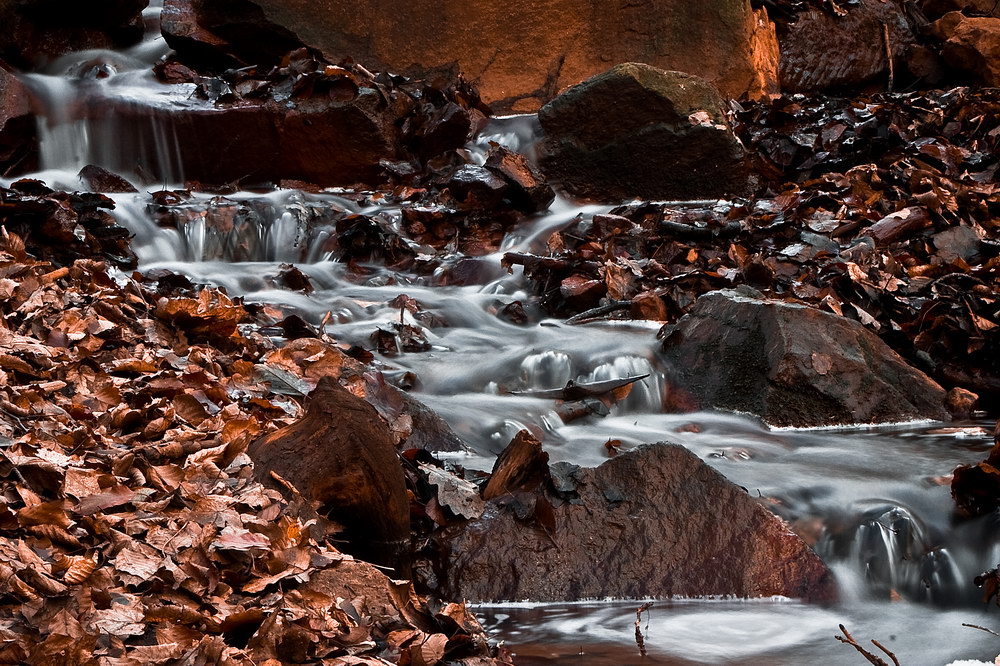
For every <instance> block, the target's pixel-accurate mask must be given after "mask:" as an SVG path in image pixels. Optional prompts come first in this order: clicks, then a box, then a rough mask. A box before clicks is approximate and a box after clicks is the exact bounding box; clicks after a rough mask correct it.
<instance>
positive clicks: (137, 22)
mask: <svg viewBox="0 0 1000 666" xmlns="http://www.w3.org/2000/svg"><path fill="white" fill-rule="evenodd" d="M147 4H149V0H0V22H2V25H3V26H4V28H3V31H2V33H0V57H2V58H3V59H4V60H7V61H8V62H10V63H12V64H14V65H17V66H18V67H31V66H32V65H34V64H36V63H37V62H38V61H40V60H48V59H52V58H56V57H58V56H61V55H65V54H67V53H70V52H72V51H80V50H84V49H107V48H117V47H121V46H128V45H130V44H134V43H136V42H138V41H139V40H140V39H141V38H142V33H143V23H142V10H143V9H144V8H145V7H146V5H147Z"/></svg>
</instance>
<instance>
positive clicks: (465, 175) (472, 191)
mask: <svg viewBox="0 0 1000 666" xmlns="http://www.w3.org/2000/svg"><path fill="white" fill-rule="evenodd" d="M447 187H448V190H449V191H450V192H451V193H452V195H453V196H454V197H455V198H456V199H458V200H459V201H460V202H462V203H463V204H466V205H468V206H474V207H477V208H493V207H494V206H496V205H497V204H498V203H500V201H501V200H502V199H503V197H504V194H505V193H506V191H507V183H506V182H505V181H504V180H503V179H502V178H500V177H498V176H495V175H493V173H492V172H490V171H489V169H486V168H484V167H481V166H476V165H474V164H463V165H462V166H460V167H458V169H456V170H455V173H454V174H453V175H452V176H451V178H450V179H449V180H448V183H447Z"/></svg>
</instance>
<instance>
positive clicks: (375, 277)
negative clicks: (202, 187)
mask: <svg viewBox="0 0 1000 666" xmlns="http://www.w3.org/2000/svg"><path fill="white" fill-rule="evenodd" d="M156 12H157V8H156V7H153V8H152V9H151V10H149V21H150V26H151V28H152V29H155V24H156ZM154 34H155V33H154ZM164 52H165V47H164V46H163V44H162V40H158V39H155V38H151V39H149V40H148V41H147V42H145V43H144V44H143V45H141V46H139V47H136V48H135V49H132V50H131V51H129V52H126V53H112V52H88V53H84V54H79V56H70V57H67V58H63V59H61V60H60V61H58V62H56V63H54V64H53V66H52V67H51V68H50V70H49V71H48V72H47V73H45V74H32V75H26V76H25V79H26V81H27V82H28V84H29V85H30V87H31V88H32V90H33V92H34V93H35V94H36V95H37V96H38V99H39V101H40V103H41V104H42V106H43V107H44V108H45V109H47V112H46V115H45V117H43V118H42V119H41V120H40V122H39V132H40V137H41V153H42V154H41V158H42V167H43V171H42V173H40V174H38V177H40V178H42V179H45V180H46V181H47V182H48V183H49V184H50V185H52V186H54V187H62V188H67V189H82V188H83V185H82V184H81V183H80V181H79V180H78V178H77V176H76V175H75V174H76V173H77V172H78V171H79V169H80V168H81V167H82V166H84V165H85V164H91V163H93V164H99V165H101V166H104V167H106V168H109V169H111V170H114V171H117V172H119V173H122V174H123V175H126V176H129V177H130V178H132V179H134V181H135V182H138V183H143V184H144V185H146V186H147V191H153V190H158V189H161V187H162V185H163V184H169V183H171V182H173V183H174V184H175V185H176V184H177V183H179V182H181V179H182V176H183V174H182V173H180V171H179V166H178V165H179V164H180V163H181V160H180V156H179V148H178V145H177V142H176V141H175V140H174V137H173V136H172V133H171V132H172V130H171V123H170V120H169V117H170V110H172V109H184V108H188V107H190V106H191V105H198V104H204V103H203V102H200V101H197V100H194V99H192V98H191V89H190V87H185V86H180V87H178V86H172V87H167V86H161V85H159V84H157V83H156V82H155V81H154V80H153V78H152V76H151V75H150V74H149V66H150V64H151V63H152V62H153V61H155V59H156V58H158V57H159V56H160V55H161V54H162V53H164ZM109 99H113V100H115V101H116V104H115V105H109V104H106V102H107V100H109ZM122 104H124V105H125V107H122V106H121V105H122ZM129 104H138V105H155V106H157V108H160V109H162V110H165V112H164V113H160V114H153V115H151V116H149V118H150V119H149V120H148V122H145V123H132V124H129V125H128V127H127V131H124V130H123V129H122V127H121V126H120V125H119V124H118V123H117V116H116V115H115V113H113V112H111V113H109V112H108V110H107V109H108V108H109V107H116V108H126V107H127V106H128V105H129ZM486 134H487V135H486V136H483V137H481V138H480V140H479V141H478V142H477V144H476V145H472V146H470V147H469V149H468V150H469V155H470V157H471V158H472V159H473V160H481V159H482V156H483V151H484V146H486V145H487V142H488V141H490V140H493V141H497V142H499V143H501V144H504V145H507V146H509V147H510V148H512V149H515V150H522V151H526V152H529V153H530V149H531V141H532V139H533V137H534V136H535V134H536V128H535V127H534V121H533V119H532V118H526V117H521V118H509V119H501V120H497V121H495V122H494V124H493V126H492V127H491V128H490V129H488V130H487V132H486ZM248 140H252V138H248ZM114 198H115V200H116V203H117V208H116V211H115V215H116V216H117V219H118V220H119V222H120V224H122V225H123V226H125V227H127V228H128V229H129V230H130V231H131V232H132V233H133V234H134V235H135V237H134V240H133V247H134V249H135V252H136V253H137V255H138V257H139V259H140V268H141V269H142V270H152V269H156V268H167V269H170V270H173V271H176V272H179V273H182V274H184V275H186V276H188V277H189V278H190V279H191V280H192V281H195V282H198V283H203V284H213V285H217V286H220V287H224V288H225V289H226V290H227V291H228V292H229V293H230V294H231V295H238V296H242V297H244V298H245V299H246V300H247V301H248V302H256V303H265V304H274V305H278V306H280V307H282V308H283V309H285V310H287V311H292V312H295V313H298V314H299V315H300V316H302V317H303V318H305V319H307V320H309V321H311V322H313V323H316V324H319V323H320V322H322V321H326V322H327V324H326V326H327V329H328V331H329V332H330V333H331V334H332V335H333V336H334V337H336V338H337V339H339V340H341V341H344V342H347V343H352V344H359V345H363V346H365V347H369V348H370V347H371V346H372V344H371V340H370V336H371V334H372V333H373V332H374V331H375V330H376V328H378V327H383V328H389V327H391V325H392V322H396V321H398V320H399V318H400V316H401V315H400V311H399V309H397V308H395V307H391V306H389V305H388V302H389V301H390V300H392V299H394V298H396V297H397V296H399V295H400V294H406V295H407V296H410V297H411V298H415V299H417V300H418V301H419V302H420V303H421V305H422V306H423V308H424V309H426V310H428V311H430V312H432V313H433V314H434V315H435V319H436V322H434V323H433V324H432V325H429V326H428V325H426V320H425V324H421V323H420V322H418V321H416V320H414V319H413V317H412V315H410V314H409V313H404V315H403V316H404V317H405V319H406V322H407V323H410V324H413V325H419V326H421V327H422V328H423V329H424V331H425V334H426V336H427V338H428V341H429V342H430V343H431V345H432V347H431V349H430V351H426V352H421V353H408V354H402V355H398V356H392V357H379V358H378V361H379V362H380V363H382V364H383V365H384V367H385V370H386V374H387V376H388V377H389V378H390V379H391V378H399V377H402V376H404V375H406V376H407V377H409V378H410V381H411V382H412V381H414V379H413V378H415V381H416V386H417V388H416V394H417V395H418V397H419V398H420V399H421V400H422V401H424V402H425V403H426V404H428V405H430V406H431V407H432V408H434V409H435V410H437V411H438V412H439V413H440V414H441V415H442V416H443V417H444V418H445V419H446V420H447V421H448V422H449V423H450V424H451V426H452V427H453V428H454V429H455V431H456V432H457V433H458V434H459V435H460V436H461V437H462V438H463V439H464V440H465V441H466V442H467V443H468V444H469V445H470V447H471V449H472V452H471V453H469V454H467V455H463V456H461V457H460V458H461V459H460V462H461V463H462V464H464V465H466V466H469V467H479V468H483V469H489V468H490V467H491V466H492V463H493V460H494V458H495V456H496V454H497V453H498V452H499V451H500V450H501V449H502V448H503V447H504V445H505V444H506V443H507V442H508V441H509V440H510V438H511V437H512V436H513V434H514V433H516V432H517V431H518V430H521V429H523V428H528V429H530V430H531V431H532V432H534V433H535V434H536V435H538V436H539V437H541V438H542V439H543V440H544V444H545V447H546V449H547V450H548V451H549V454H550V456H551V457H552V459H553V460H567V461H572V462H574V463H577V464H581V465H597V464H600V463H601V462H602V461H603V460H605V459H606V452H605V447H604V443H605V442H606V441H607V440H609V439H617V440H620V441H621V442H622V443H623V445H625V446H630V445H634V444H638V443H641V442H654V441H671V442H677V443H680V444H683V445H684V446H686V447H688V448H689V449H691V450H692V451H694V452H695V453H696V454H698V455H699V456H700V457H701V458H702V459H704V460H705V461H707V462H708V463H709V464H711V465H712V466H714V467H715V468H716V469H718V470H719V471H721V472H722V473H724V474H725V475H726V476H727V477H728V478H730V479H731V480H733V481H734V482H735V483H738V484H740V485H742V486H744V487H745V488H746V489H747V490H748V492H750V493H751V494H752V495H755V496H757V495H759V496H761V497H763V498H766V501H768V502H769V503H771V505H772V506H773V508H774V510H775V511H776V512H777V513H779V514H780V515H781V516H783V517H785V518H786V519H788V520H789V521H791V522H793V523H794V525H795V526H796V528H797V529H798V530H799V531H800V533H802V534H804V535H806V536H807V538H809V539H810V540H811V542H813V543H814V547H815V549H816V550H817V552H818V553H819V554H820V555H821V556H822V557H823V558H824V559H825V560H826V561H827V562H828V563H829V564H830V565H831V567H832V568H833V570H834V571H835V573H836V574H837V578H838V582H839V587H840V595H841V601H840V602H838V603H837V604H835V605H833V606H830V607H819V606H810V605H805V604H801V603H798V602H794V601H789V600H787V599H771V600H755V601H734V600H684V599H674V600H671V601H657V602H656V603H654V605H653V606H652V608H651V609H650V611H649V612H648V613H647V614H646V615H645V616H644V617H643V621H642V630H643V633H644V635H645V637H646V638H645V641H646V646H647V648H648V650H649V656H648V657H647V658H646V659H645V660H644V661H642V660H640V658H639V656H638V650H637V647H636V644H635V625H634V622H635V609H636V607H637V606H638V605H639V603H640V602H639V601H637V600H630V601H595V602H588V603H578V604H564V605H558V604H555V605H553V604H548V605H532V604H530V603H517V604H510V605H497V606H483V607H480V608H479V610H478V612H479V614H480V617H481V618H482V620H483V621H484V623H485V624H486V625H487V627H488V628H489V629H490V630H491V631H492V632H493V634H494V635H495V636H496V638H497V639H498V640H503V641H506V642H507V643H508V644H509V645H510V646H511V647H512V648H513V649H514V650H515V652H517V653H518V655H519V656H520V661H519V663H525V664H557V663H558V664H563V663H566V664H629V663H640V661H642V663H656V664H693V663H701V664H704V663H710V664H721V663H726V664H807V663H808V664H813V663H828V664H857V663H863V659H862V658H861V657H860V656H859V655H857V654H856V653H855V652H854V651H853V650H852V649H851V648H850V647H848V646H844V645H841V644H840V643H837V642H836V641H835V640H834V639H833V636H834V634H836V633H837V625H838V624H840V623H844V624H846V625H847V626H848V628H849V629H850V630H851V631H852V632H853V633H854V634H855V635H856V636H857V637H859V638H861V639H864V640H865V641H867V639H868V638H878V639H880V640H882V642H883V643H884V644H885V645H886V646H887V647H889V648H890V649H891V650H893V651H895V652H896V653H897V655H898V656H899V657H900V658H901V660H902V663H903V664H906V665H908V666H909V665H913V664H944V663H947V662H948V661H950V660H952V659H957V658H980V659H990V660H992V658H993V657H994V656H996V655H997V654H998V653H1000V638H998V637H995V636H991V635H989V634H987V633H985V632H982V631H978V630H975V629H972V628H967V627H964V626H962V625H963V623H973V624H977V625H984V626H987V627H990V628H993V629H997V630H1000V621H997V618H996V616H997V615H998V613H997V612H996V611H994V613H993V614H992V615H990V614H988V613H987V612H986V611H985V610H984V607H983V605H982V603H981V602H980V600H979V591H978V590H977V589H976V588H975V587H974V586H973V585H972V583H971V580H972V578H973V577H974V576H975V575H976V574H978V573H980V572H981V571H984V570H986V569H989V568H992V567H993V566H995V565H996V564H997V562H998V561H1000V539H998V538H997V537H996V536H995V535H996V534H998V533H1000V530H997V529H996V526H995V525H994V524H993V523H994V521H995V520H996V518H994V517H988V518H984V519H981V520H978V521H971V522H963V523H958V522H955V521H954V520H953V518H952V515H951V507H952V503H951V499H950V496H949V489H948V487H947V485H946V484H945V485H942V483H941V481H940V479H938V478H936V477H939V476H940V475H943V474H947V473H948V472H950V471H951V470H952V469H953V468H954V466H955V465H957V464H959V463H968V462H973V461H977V460H979V459H981V458H982V457H983V454H984V452H985V451H987V450H988V448H989V446H990V443H991V440H990V437H989V435H988V432H987V430H986V429H985V426H987V425H988V424H987V423H985V422H981V423H969V424H962V425H963V426H964V427H962V428H951V429H943V428H941V426H940V424H933V423H925V424H908V425H900V426H892V427H880V428H864V427H858V428H842V429H826V430H805V431H776V430H771V429H769V428H767V427H766V426H764V425H763V424H761V423H759V422H758V421H756V420H755V419H752V418H749V417H745V416H740V415H735V414H725V413H698V414H683V415H679V414H665V413H662V411H663V410H662V405H663V403H664V400H665V399H666V398H667V397H668V396H666V395H665V393H666V391H667V388H666V387H667V382H666V381H665V373H666V372H667V371H668V368H666V367H665V365H664V362H663V360H662V359H661V358H660V357H659V355H658V352H657V341H656V338H655V333H656V330H657V326H656V325H655V324H650V323H646V322H605V323H590V324H586V325H579V326H572V325H567V324H565V323H563V322H562V321H560V320H557V319H543V320H541V321H540V322H538V323H536V324H532V325H527V326H517V325H513V324H510V323H507V322H505V321H504V320H503V319H500V318H498V317H497V316H496V315H495V312H496V310H497V308H498V307H502V306H503V305H506V304H508V303H511V302H514V301H522V302H524V303H526V304H527V303H528V302H529V300H530V294H529V292H528V288H527V285H526V283H525V280H524V279H523V276H522V274H521V271H520V269H519V268H516V267H515V270H514V271H513V273H510V274H508V273H507V272H506V271H505V270H503V269H502V268H501V267H500V257H501V255H502V252H504V251H526V252H527V251H533V250H534V251H538V250H541V249H542V248H544V243H545V240H546V239H547V237H548V235H549V234H551V233H552V232H553V231H555V230H557V229H560V228H562V227H565V226H566V225H568V224H570V223H572V222H573V221H574V220H575V219H576V218H577V217H578V216H583V217H584V218H588V217H590V216H593V215H594V214H595V213H601V212H605V211H607V210H609V209H610V206H576V205H574V204H572V203H571V202H568V201H565V200H561V199H560V200H558V201H557V202H556V203H555V204H554V205H553V207H552V208H551V210H550V211H548V212H547V213H546V214H545V215H540V216H538V217H536V218H535V219H532V220H529V221H527V222H525V223H524V224H522V225H521V226H520V227H518V228H516V229H513V230H512V231H511V232H510V233H509V234H508V236H507V238H506V239H505V240H504V243H503V247H502V248H501V251H500V252H498V253H495V254H492V255H489V256H485V257H479V258H476V259H474V261H476V262H478V263H479V266H478V268H479V269H481V270H477V271H475V274H476V275H478V276H480V279H479V280H478V282H479V283H478V284H474V285H469V286H442V285H441V284H440V282H441V280H439V279H438V278H437V277H435V276H434V275H432V276H429V277H428V276H426V275H411V274H405V273H398V272H392V271H389V270H387V269H385V268H380V267H378V266H372V267H371V273H370V274H369V275H367V276H366V277H365V278H364V279H363V280H360V281H359V278H358V277H357V276H356V275H353V274H350V273H349V272H348V271H347V269H346V267H345V266H344V265H343V264H341V263H338V262H336V261H334V260H333V257H332V256H331V255H330V253H329V251H328V250H326V249H325V248H326V240H327V239H328V237H329V234H330V220H332V219H334V218H335V217H336V216H337V215H341V214H343V213H345V212H348V213H359V214H364V215H369V216H373V217H377V218H378V220H379V221H380V223H382V224H385V225H388V226H390V227H392V226H394V225H397V224H398V219H399V215H400V212H399V209H398V207H391V206H378V205H375V204H365V203H357V202H356V201H354V200H352V198H349V197H345V196H337V195H334V194H324V195H316V194H305V193H301V192H296V191H287V190H284V191H275V192H271V193H267V194H259V193H256V194H255V193H242V194H239V195H233V196H231V197H229V201H228V202H226V201H220V200H218V199H214V198H212V197H211V196H209V195H196V196H195V198H194V200H193V201H191V202H189V203H188V204H186V210H187V211H188V214H187V215H186V218H185V220H184V221H183V223H182V224H178V225H177V228H164V227H162V226H160V225H158V224H157V222H156V221H155V219H154V216H153V210H154V207H153V206H151V202H150V199H149V196H148V194H146V193H140V194H123V195H114ZM232 201H237V202H238V203H237V204H235V205H234V204H233V203H232ZM676 205H678V206H681V205H684V204H683V203H680V202H678V203H677V204H676ZM700 205H704V204H703V203H702V204H700ZM715 205H719V206H726V205H727V204H726V202H718V203H717V204H715ZM222 209H225V210H226V211H228V213H227V214H229V218H228V219H230V220H231V222H232V224H231V225H228V226H227V227H226V228H224V229H220V228H219V227H218V226H217V225H213V224H211V222H210V221H211V219H212V215H213V214H214V213H218V212H219V211H220V210H222ZM416 249H418V251H419V250H426V248H416ZM453 259H458V257H455V258H453ZM285 263H294V264H295V265H296V266H297V267H298V268H299V269H300V270H301V271H302V272H304V273H305V274H307V275H308V276H309V278H310V279H311V281H312V283H313V285H314V287H315V291H314V292H313V293H311V294H309V295H305V294H302V293H300V292H294V291H289V290H286V289H282V288H280V287H279V286H277V285H278V284H279V282H278V281H277V280H276V279H275V278H276V276H277V274H278V273H279V272H280V271H281V266H282V264H285ZM406 373H412V374H409V375H407V374H406ZM641 374H648V375H649V377H648V378H646V379H644V380H642V381H641V382H639V383H638V384H636V385H635V387H634V390H633V391H632V393H631V395H630V396H629V397H628V399H626V400H625V401H624V402H622V403H620V404H618V405H616V406H615V407H613V408H612V409H611V412H610V413H609V414H608V415H607V416H605V417H604V418H598V417H590V418H588V419H586V420H580V421H574V422H572V423H564V422H563V421H562V419H561V418H560V416H559V415H558V414H557V413H556V411H555V404H554V402H553V401H551V400H542V399H538V398H532V397H527V396H518V395H511V394H509V393H507V392H506V390H509V389H521V390H524V389H548V388H555V387H561V386H563V385H564V384H565V383H566V382H567V381H569V380H571V379H572V380H575V381H578V382H580V381H595V380H604V379H612V378H619V377H632V376H636V375H641ZM873 399H874V398H873Z"/></svg>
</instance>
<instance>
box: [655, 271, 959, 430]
mask: <svg viewBox="0 0 1000 666" xmlns="http://www.w3.org/2000/svg"><path fill="white" fill-rule="evenodd" d="M663 353H664V355H665V357H666V360H667V361H668V362H669V363H671V365H672V366H673V368H674V372H675V373H676V378H677V384H678V385H679V386H680V387H681V388H682V389H683V390H685V391H687V392H688V393H690V395H691V396H692V397H693V398H694V399H695V400H696V401H697V402H698V403H699V405H700V406H701V408H703V409H726V410H734V411H739V412H748V413H750V414H756V415H757V416H759V417H760V418H762V419H763V420H764V421H765V422H767V423H768V424H769V425H772V426H794V427H810V426H827V425H836V424H852V423H884V422H894V421H906V420H911V419H939V420H942V421H946V420H948V419H949V417H948V412H947V411H945V409H944V405H943V403H944V396H945V393H944V389H942V388H941V387H940V386H938V385H937V384H936V383H935V382H934V381H932V380H931V379H930V378H928V377H927V376H926V375H924V374H923V373H922V372H920V371H919V370H916V369H914V368H912V367H910V366H909V365H907V364H906V363H905V362H904V361H903V359H902V358H900V357H899V355H898V354H896V353H895V352H894V351H892V350H891V349H890V348H889V347H888V346H887V345H886V344H885V343H884V342H882V340H880V339H879V338H878V336H876V335H875V334H874V333H872V332H871V331H869V330H868V329H866V328H865V327H864V326H862V325H861V324H860V323H858V322H856V321H854V320H851V319H847V318H845V317H840V316H837V315H834V314H830V313H827V312H823V311H821V310H817V309H814V308H811V307H808V306H806V305H800V304H797V303H789V302H784V301H777V300H766V299H763V298H762V297H761V294H760V293H758V292H754V291H753V290H752V289H740V290H725V291H714V292H710V293H708V294H705V295H704V296H702V297H701V298H699V299H698V301H697V302H696V303H695V306H694V308H693V309H692V310H691V312H690V313H689V314H687V315H686V316H684V317H683V318H682V319H681V320H680V321H679V322H678V323H677V324H676V326H674V327H673V329H672V330H671V331H670V332H668V333H667V335H666V337H665V339H664V341H663ZM873 396H878V399H873Z"/></svg>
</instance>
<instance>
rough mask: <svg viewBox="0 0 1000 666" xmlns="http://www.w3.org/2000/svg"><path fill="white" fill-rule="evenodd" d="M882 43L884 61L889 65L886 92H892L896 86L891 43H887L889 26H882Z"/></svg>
mask: <svg viewBox="0 0 1000 666" xmlns="http://www.w3.org/2000/svg"><path fill="white" fill-rule="evenodd" d="M882 43H883V45H884V46H885V59H886V62H887V63H888V64H889V88H888V92H892V89H893V87H895V85H896V68H895V65H894V63H893V59H892V43H891V42H890V41H889V24H888V23H883V24H882Z"/></svg>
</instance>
